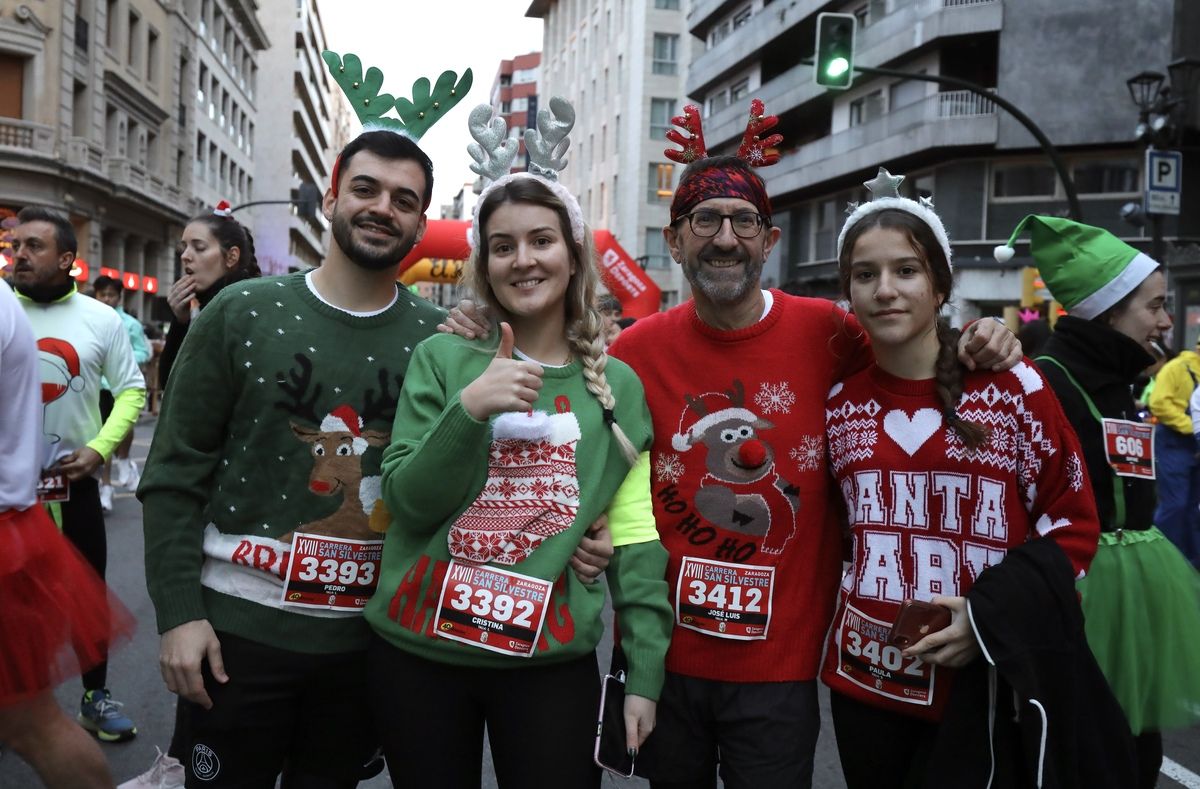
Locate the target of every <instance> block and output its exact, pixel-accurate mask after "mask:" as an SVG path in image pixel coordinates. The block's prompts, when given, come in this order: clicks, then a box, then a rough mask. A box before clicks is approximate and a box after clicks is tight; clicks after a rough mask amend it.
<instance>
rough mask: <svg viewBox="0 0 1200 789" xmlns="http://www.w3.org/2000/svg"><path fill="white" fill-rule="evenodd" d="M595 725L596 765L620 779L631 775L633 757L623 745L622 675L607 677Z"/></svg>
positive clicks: (623, 697) (623, 707) (620, 673)
mask: <svg viewBox="0 0 1200 789" xmlns="http://www.w3.org/2000/svg"><path fill="white" fill-rule="evenodd" d="M599 718H600V719H599V720H598V721H597V722H596V748H595V751H594V752H593V757H592V758H593V759H594V760H595V762H596V764H597V765H598V766H600V767H602V768H603V769H605V770H607V771H608V772H610V773H612V774H613V775H619V776H621V777H622V778H630V777H632V776H633V757H632V756H630V755H629V749H628V748H627V747H626V745H625V672H624V671H618V672H617V673H616V674H606V675H605V676H604V684H603V685H602V686H601V688H600V716H599Z"/></svg>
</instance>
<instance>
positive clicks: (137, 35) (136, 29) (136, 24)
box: [125, 11, 142, 66]
mask: <svg viewBox="0 0 1200 789" xmlns="http://www.w3.org/2000/svg"><path fill="white" fill-rule="evenodd" d="M141 37H142V20H141V17H139V16H138V15H137V14H135V13H133V12H132V11H131V12H130V13H129V42H128V43H129V46H128V47H127V48H126V51H125V62H126V63H128V64H129V65H131V66H136V65H137V59H138V55H139V54H140V52H139V51H138V49H139V45H140V43H141V41H140V39H141Z"/></svg>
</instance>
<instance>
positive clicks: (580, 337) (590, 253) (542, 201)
mask: <svg viewBox="0 0 1200 789" xmlns="http://www.w3.org/2000/svg"><path fill="white" fill-rule="evenodd" d="M505 203H525V204H529V205H536V206H542V207H543V208H549V209H550V210H552V211H554V213H555V214H556V215H557V216H558V221H559V230H560V232H561V234H562V237H563V239H564V243H566V244H567V246H568V248H569V249H570V250H571V259H572V261H573V262H574V264H575V273H574V274H572V275H571V279H570V281H569V282H568V283H567V292H566V296H565V302H566V313H567V314H566V327H567V343H568V344H569V345H570V348H571V352H572V353H574V354H575V355H576V356H578V357H579V359H580V361H581V362H582V363H583V379H584V384H585V386H586V387H587V390H588V391H589V392H590V393H591V394H592V396H593V397H595V398H596V400H597V402H599V404H600V408H601V409H602V411H603V413H604V421H605V423H606V424H607V425H608V426H609V428H610V429H611V430H612V432H613V438H614V439H615V440H616V442H617V446H618V448H619V449H620V450H621V455H622V457H624V458H625V460H626V461H628V462H629V464H630V465H631V466H632V465H633V464H634V463H635V462H636V461H637V458H638V450H637V448H636V447H634V446H633V443H632V442H631V441H630V440H629V437H628V436H626V435H625V431H624V430H622V429H621V426H620V425H618V424H617V420H616V416H615V412H616V407H617V401H616V398H615V397H614V396H613V392H612V387H611V386H609V384H608V378H607V376H606V375H605V373H604V370H605V368H606V367H607V366H608V354H607V353H605V351H604V321H603V319H602V318H601V315H600V312H599V311H598V310H597V309H596V306H595V302H596V291H597V290H598V289H599V285H600V275H599V273H598V272H597V271H596V265H595V260H596V250H595V247H594V246H593V244H592V232H591V230H590V229H589V228H587V227H584V233H583V243H581V244H576V243H574V242H572V241H571V218H570V215H569V214H568V213H567V208H566V206H565V205H563V202H562V200H560V199H559V198H558V197H557V196H556V195H555V194H554V192H552V191H551V190H550V189H549V188H548V187H547V186H546V185H545V184H544V183H542V181H541V180H540V179H538V178H536V177H530V178H517V179H514V180H512V181H510V182H508V183H506V184H503V185H502V186H498V187H496V188H494V189H492V190H491V192H489V193H488V195H487V198H486V199H485V200H484V201H483V203H482V204H481V205H480V206H479V213H478V219H477V221H478V222H479V230H480V233H479V235H480V238H481V239H486V233H484V232H483V229H484V228H485V227H487V222H488V219H489V218H490V217H491V215H492V212H493V211H495V210H496V209H497V208H499V207H500V206H501V205H503V204H505ZM487 268H488V245H487V244H486V243H480V244H479V245H478V246H477V247H476V248H475V249H474V250H472V252H471V257H470V258H469V259H468V260H467V263H466V265H465V266H464V267H463V274H462V278H463V282H464V283H466V284H467V285H468V286H469V287H470V288H471V290H472V291H474V292H475V294H476V295H477V296H479V298H481V299H483V300H484V302H486V303H487V305H488V306H489V307H491V308H492V310H494V311H496V312H500V313H503V311H504V308H503V307H502V306H501V305H500V303H499V301H498V300H497V299H496V294H495V292H494V291H493V290H492V286H491V283H489V282H488V278H487Z"/></svg>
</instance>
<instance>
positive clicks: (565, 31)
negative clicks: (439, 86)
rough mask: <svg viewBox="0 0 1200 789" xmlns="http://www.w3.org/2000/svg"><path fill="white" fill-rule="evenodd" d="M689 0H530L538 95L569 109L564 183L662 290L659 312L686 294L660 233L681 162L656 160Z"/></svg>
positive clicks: (684, 55)
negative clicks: (535, 26)
mask: <svg viewBox="0 0 1200 789" xmlns="http://www.w3.org/2000/svg"><path fill="white" fill-rule="evenodd" d="M687 6H688V0H534V1H533V2H532V3H531V4H530V6H529V9H528V11H527V12H526V16H530V17H537V18H541V19H542V20H544V24H545V32H544V35H543V44H542V69H541V86H540V95H541V96H543V97H545V98H547V99H548V98H549V97H551V96H563V97H564V98H566V99H568V100H569V101H571V103H572V104H574V105H575V110H576V117H577V120H576V123H575V129H574V131H573V132H572V133H571V139H572V145H571V151H572V153H571V156H570V164H569V166H568V167H567V168H566V169H565V170H564V171H563V174H562V181H563V183H564V184H565V185H566V187H567V188H568V189H570V190H571V191H572V192H573V193H575V195H576V196H578V197H579V201H580V205H581V206H582V208H583V212H584V216H585V217H586V218H587V221H588V222H589V223H590V224H591V225H592V226H593V227H597V228H605V229H607V230H609V231H611V232H612V233H613V235H614V236H616V238H617V241H618V242H620V244H621V246H623V247H624V248H625V249H626V250H627V251H628V252H629V253H630V254H631V255H633V256H634V257H635V258H637V259H638V261H639V263H641V264H643V265H644V266H645V268H646V271H647V273H649V274H650V276H651V278H653V279H654V281H655V283H656V284H657V285H658V286H659V288H661V289H662V292H663V304H664V306H668V307H669V306H673V305H674V304H677V303H678V302H679V301H680V300H681V298H682V299H686V298H688V295H689V294H688V291H687V285H686V282H684V280H683V277H682V275H681V273H680V271H679V267H678V266H676V265H675V264H674V262H673V261H672V260H671V258H670V255H669V254H668V252H667V248H666V243H665V242H664V241H663V238H662V228H663V226H664V225H665V224H667V221H668V217H669V211H668V209H669V207H670V202H671V195H672V193H673V191H674V189H675V184H676V183H677V182H678V179H679V170H680V169H681V165H677V164H674V163H673V162H671V161H670V160H669V159H667V158H666V157H665V156H664V155H663V150H664V149H666V148H667V147H668V143H667V141H666V139H665V138H664V137H663V135H664V134H665V132H666V130H667V129H668V128H670V119H671V117H672V116H673V115H676V114H678V113H680V112H681V111H682V108H683V102H682V101H681V97H682V96H683V95H684V80H685V76H686V72H687V64H688V62H689V60H690V58H691V49H692V39H691V36H689V35H688V27H687V20H688V18H689V17H688V11H687Z"/></svg>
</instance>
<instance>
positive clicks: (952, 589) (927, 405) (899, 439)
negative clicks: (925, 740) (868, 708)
mask: <svg viewBox="0 0 1200 789" xmlns="http://www.w3.org/2000/svg"><path fill="white" fill-rule="evenodd" d="M956 410H957V413H958V414H959V416H960V417H961V418H963V419H964V420H966V421H969V422H973V423H975V424H978V425H982V426H984V427H986V428H987V429H988V431H989V435H988V438H987V440H986V442H985V443H984V444H983V445H982V446H980V447H978V448H976V449H969V448H967V447H966V446H965V445H964V444H963V442H962V440H961V438H960V437H959V435H958V433H957V432H955V431H954V430H953V429H951V428H950V427H949V426H948V425H947V424H946V422H945V419H944V417H943V414H942V410H941V406H940V400H939V399H938V395H937V392H936V383H935V382H934V381H933V380H925V381H910V380H904V379H899V378H895V377H893V376H890V375H888V374H887V373H885V372H883V371H882V370H881V369H879V368H878V367H874V366H873V367H871V368H869V369H868V370H865V371H863V372H861V373H859V374H857V375H855V376H853V377H851V378H849V379H848V380H846V381H845V382H843V384H839V385H837V386H835V387H834V388H833V390H832V391H831V393H830V398H829V400H828V402H827V405H826V409H825V418H826V426H827V430H828V435H829V451H830V457H829V462H830V467H831V468H832V469H833V472H834V476H835V479H836V481H837V483H838V486H839V488H840V489H841V492H842V496H843V498H844V501H845V505H846V511H847V514H848V520H849V523H850V529H851V534H852V537H853V552H852V562H851V566H850V568H849V570H848V571H847V572H846V574H845V575H844V577H843V579H842V587H841V595H840V597H839V609H838V613H837V615H836V616H835V618H834V630H833V634H832V636H831V638H830V640H829V645H828V647H827V654H826V660H825V665H824V668H823V671H822V678H823V679H824V681H825V682H826V683H827V684H828V685H829V686H830V687H831V688H833V689H834V690H836V691H837V692H839V693H843V694H845V695H848V696H851V697H853V698H856V699H858V700H860V701H863V702H864V703H867V704H872V705H875V706H880V707H884V708H889V709H894V710H897V711H901V712H904V713H907V714H912V715H915V716H918V717H923V718H927V719H937V718H939V717H940V715H941V710H942V707H943V705H944V703H945V699H946V697H947V695H948V685H949V676H948V674H949V672H946V671H944V670H943V669H936V670H933V669H932V667H930V666H927V665H923V664H921V662H920V660H919V659H915V658H903V659H901V658H900V655H899V651H896V652H895V654H892V653H891V652H889V650H895V647H890V646H887V645H886V643H885V641H884V639H886V632H887V628H888V627H889V626H890V624H891V622H892V621H893V620H894V619H895V616H896V613H897V611H898V610H899V606H900V603H901V602H902V601H904V600H906V599H916V600H923V601H929V600H931V599H932V598H933V597H934V596H938V595H941V596H961V595H965V594H966V592H967V591H968V590H969V589H970V587H971V585H972V583H973V582H974V580H975V579H976V578H978V577H979V574H980V573H981V572H983V571H984V570H985V569H986V568H987V567H990V566H992V565H995V564H998V563H999V562H1001V561H1003V559H1004V556H1005V554H1006V553H1007V551H1008V550H1009V549H1010V548H1012V547H1015V546H1017V545H1019V544H1021V543H1022V542H1024V541H1026V540H1029V539H1036V538H1038V537H1049V538H1050V539H1053V540H1054V541H1055V542H1057V543H1058V544H1059V545H1060V546H1061V547H1062V548H1063V550H1064V552H1065V553H1066V555H1067V556H1068V558H1070V560H1071V563H1072V566H1073V567H1074V569H1075V572H1076V573H1077V574H1078V576H1082V574H1083V573H1084V571H1085V570H1086V568H1087V566H1088V564H1089V562H1090V561H1091V557H1092V555H1093V554H1094V553H1095V549H1096V540H1097V538H1098V535H1099V522H1098V518H1097V515H1096V511H1095V504H1094V501H1093V497H1092V494H1091V490H1090V487H1089V486H1088V484H1087V481H1086V479H1085V477H1084V475H1083V469H1082V463H1081V459H1080V449H1079V442H1078V440H1077V439H1076V437H1075V434H1074V431H1073V430H1072V429H1071V427H1070V425H1069V423H1068V422H1067V420H1066V417H1065V415H1064V414H1063V412H1062V408H1061V406H1060V405H1059V404H1058V401H1057V399H1056V398H1055V397H1054V395H1053V393H1052V392H1051V391H1050V390H1049V388H1048V387H1047V386H1046V383H1045V379H1043V378H1042V376H1041V374H1040V373H1039V372H1038V371H1037V370H1036V368H1034V367H1033V366H1032V365H1031V364H1030V363H1029V362H1028V361H1022V362H1020V363H1019V364H1018V365H1017V366H1016V367H1015V368H1014V369H1013V370H1011V371H1009V372H1005V373H991V372H975V373H968V374H967V375H966V379H965V381H964V390H963V394H962V397H961V399H960V400H959V404H958V407H957V409H956ZM912 661H915V663H914V662H912Z"/></svg>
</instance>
